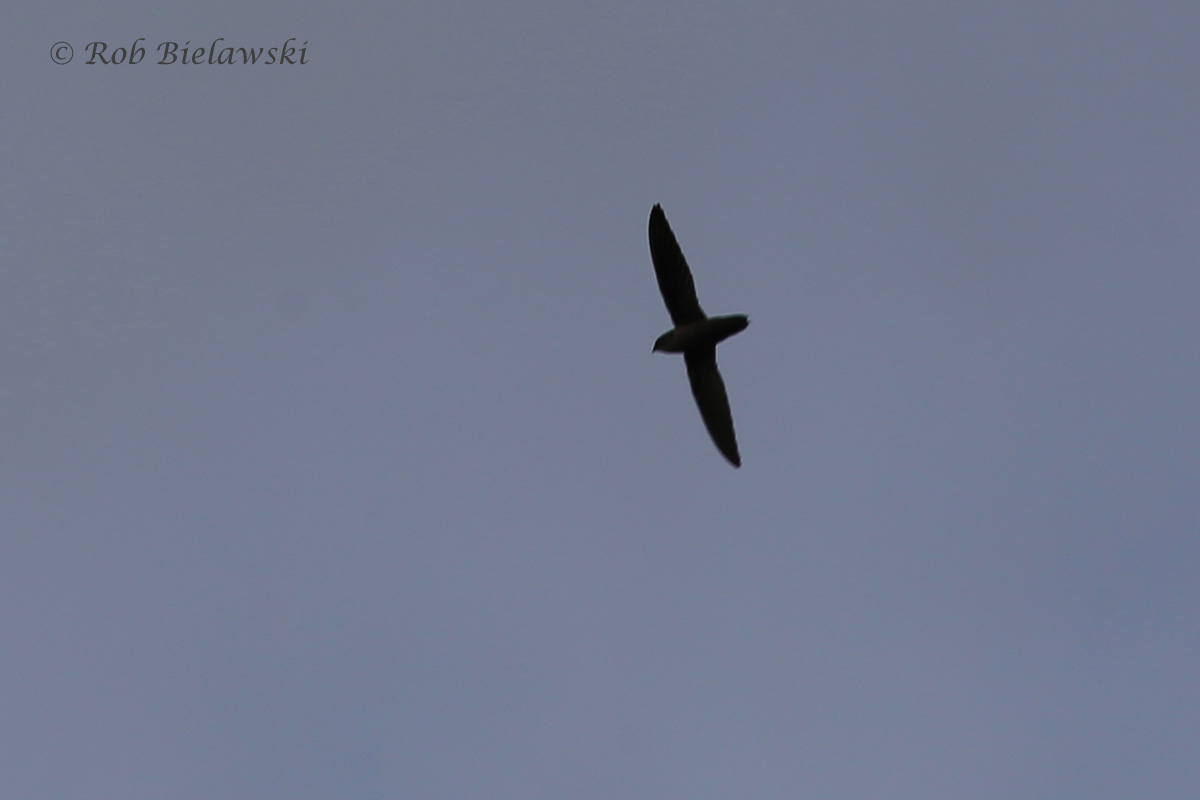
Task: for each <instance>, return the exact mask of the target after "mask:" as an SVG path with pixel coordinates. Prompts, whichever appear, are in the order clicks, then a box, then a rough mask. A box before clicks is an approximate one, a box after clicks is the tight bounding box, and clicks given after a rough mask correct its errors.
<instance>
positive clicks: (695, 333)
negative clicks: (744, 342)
mask: <svg viewBox="0 0 1200 800" xmlns="http://www.w3.org/2000/svg"><path fill="white" fill-rule="evenodd" d="M650 259H651V260H652V261H653V262H654V274H655V275H657V276H658V289H659V291H661V292H662V296H663V302H665V303H666V304H667V311H668V313H670V315H671V322H673V323H675V327H674V328H672V329H671V330H669V331H667V332H666V333H664V334H663V335H662V336H660V337H658V341H656V342H655V343H654V352H656V353H660V352H661V353H683V361H684V363H685V364H687V373H688V382H689V383H690V384H691V385H692V396H693V397H695V398H696V405H697V406H699V408H700V417H701V419H703V420H704V427H706V428H708V435H709V436H711V437H712V440H713V444H715V445H716V446H717V449H718V450H720V451H721V455H723V456H725V458H727V459H729V463H730V464H733V465H734V466H735V467H740V466H741V465H742V458H741V456H740V455H738V446H737V436H736V435H735V434H734V432H733V415H732V414H731V413H730V411H729V397H728V396H727V395H726V394H725V381H723V380H721V373H720V371H719V370H718V369H717V344H718V343H720V342H722V341H724V340H725V339H728V338H729V337H730V336H733V335H734V334H735V333H740V332H741V331H744V330H745V329H746V326H747V325H749V324H750V320H749V318H747V317H746V315H745V314H732V315H730V316H726V317H710V316H708V315H707V314H705V313H704V310H703V309H701V308H700V301H699V300H697V299H696V284H695V283H694V282H693V281H692V271H691V270H690V269H688V265H687V261H686V260H684V258H683V251H682V250H680V249H679V242H677V241H675V234H674V233H672V232H671V226H670V224H669V223H668V222H667V215H666V214H664V213H663V210H662V206H660V205H655V206H654V208H652V209H650Z"/></svg>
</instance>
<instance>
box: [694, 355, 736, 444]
mask: <svg viewBox="0 0 1200 800" xmlns="http://www.w3.org/2000/svg"><path fill="white" fill-rule="evenodd" d="M683 359H684V361H685V362H687V373H688V382H689V383H691V385H692V396H693V397H695V398H696V405H697V406H699V408H700V417H701V418H702V419H703V420H704V427H706V428H708V435H709V436H711V437H712V440H713V443H714V444H715V445H716V446H717V449H718V450H720V451H721V455H723V456H725V458H727V459H729V463H730V464H733V465H734V466H735V467H740V466H741V465H742V457H741V456H740V455H738V446H737V436H736V435H735V434H734V432H733V414H731V413H730V411H729V396H728V395H726V394H725V381H723V380H721V372H720V370H718V369H717V348H716V347H710V348H708V349H705V350H688V351H687V352H686V353H684V354H683Z"/></svg>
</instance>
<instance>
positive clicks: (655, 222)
mask: <svg viewBox="0 0 1200 800" xmlns="http://www.w3.org/2000/svg"><path fill="white" fill-rule="evenodd" d="M650 258H651V259H652V260H653V261H654V274H655V275H657V276H658V290H659V291H660V292H662V296H663V301H664V302H665V303H666V304H667V311H668V312H669V313H670V315H671V321H672V322H673V323H675V325H676V326H679V325H686V324H687V323H689V322H698V321H699V320H702V319H704V318H705V315H704V311H703V309H701V308H700V301H699V300H697V299H696V284H695V283H694V282H693V281H692V271H691V270H690V269H688V265H687V261H685V260H684V258H683V251H682V250H680V249H679V242H677V241H675V234H674V233H672V232H671V226H670V224H668V223H667V215H666V214H664V213H663V210H662V206H660V205H655V206H654V208H652V209H650ZM718 380H719V376H718ZM722 394H724V393H723V392H722Z"/></svg>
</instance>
